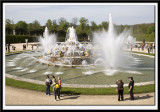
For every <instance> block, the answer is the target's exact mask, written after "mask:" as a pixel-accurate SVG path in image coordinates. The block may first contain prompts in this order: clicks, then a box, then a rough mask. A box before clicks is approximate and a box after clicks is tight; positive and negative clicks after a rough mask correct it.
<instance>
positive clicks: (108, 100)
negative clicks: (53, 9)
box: [5, 86, 154, 106]
mask: <svg viewBox="0 0 160 112" xmlns="http://www.w3.org/2000/svg"><path fill="white" fill-rule="evenodd" d="M134 97H135V100H134V101H131V100H129V95H124V101H117V98H118V96H117V95H61V100H59V101H55V100H54V95H53V94H51V95H50V96H48V95H45V93H44V92H38V91H32V90H26V89H19V88H14V87H9V86H6V89H5V104H6V105H7V106H9V105H70V106H72V105H154V92H152V93H142V94H135V95H134Z"/></svg>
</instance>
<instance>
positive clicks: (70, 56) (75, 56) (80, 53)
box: [38, 27, 92, 66]
mask: <svg viewBox="0 0 160 112" xmlns="http://www.w3.org/2000/svg"><path fill="white" fill-rule="evenodd" d="M65 40H66V41H65V42H56V35H55V34H49V31H48V28H47V27H46V28H45V32H44V35H43V37H40V42H41V45H42V48H43V51H44V53H43V55H42V56H40V57H38V61H39V62H40V63H47V64H50V65H55V66H75V65H76V66H83V64H82V62H83V61H84V60H86V61H90V60H91V59H92V58H91V57H90V56H91V55H90V54H89V51H90V52H91V48H92V45H91V44H88V45H86V46H84V45H83V44H81V43H79V42H78V39H77V35H76V31H75V29H74V28H73V27H69V28H68V30H67V34H66V39H65Z"/></svg>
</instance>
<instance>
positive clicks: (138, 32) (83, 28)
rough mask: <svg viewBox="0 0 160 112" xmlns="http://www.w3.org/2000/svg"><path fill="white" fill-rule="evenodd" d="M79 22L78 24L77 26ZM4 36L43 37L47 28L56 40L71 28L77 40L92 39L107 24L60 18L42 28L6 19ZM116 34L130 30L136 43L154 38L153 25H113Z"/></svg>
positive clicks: (84, 19)
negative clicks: (74, 31) (56, 37)
mask: <svg viewBox="0 0 160 112" xmlns="http://www.w3.org/2000/svg"><path fill="white" fill-rule="evenodd" d="M78 22H79V24H78ZM5 23H6V24H5V25H6V34H7V35H13V30H15V35H28V36H35V37H36V36H39V35H43V32H44V29H45V27H46V26H47V27H48V29H49V32H50V33H56V34H57V35H58V38H63V39H64V38H65V36H66V32H67V29H68V28H69V27H71V26H73V27H74V28H75V30H76V33H77V36H78V38H79V39H81V40H82V39H83V40H85V39H87V37H88V36H90V37H91V38H92V32H94V31H102V30H103V29H104V30H106V31H107V30H108V25H109V23H108V22H107V21H102V22H101V23H100V24H96V22H94V21H91V22H90V24H89V20H88V19H87V18H84V17H81V18H80V19H78V18H76V17H74V18H72V21H71V22H68V21H67V20H66V19H65V18H63V17H61V18H59V19H58V20H51V19H48V20H47V22H46V24H45V25H44V26H42V25H41V24H40V22H39V21H37V20H35V21H33V22H32V23H26V22H25V21H18V22H17V23H14V22H13V21H12V20H10V19H6V21H5ZM114 26H115V28H116V32H117V34H120V33H121V32H122V31H124V30H125V29H126V30H130V32H131V35H132V36H133V37H135V38H136V40H138V41H142V40H144V39H145V40H146V41H154V38H155V37H154V36H155V25H154V23H151V24H137V25H114Z"/></svg>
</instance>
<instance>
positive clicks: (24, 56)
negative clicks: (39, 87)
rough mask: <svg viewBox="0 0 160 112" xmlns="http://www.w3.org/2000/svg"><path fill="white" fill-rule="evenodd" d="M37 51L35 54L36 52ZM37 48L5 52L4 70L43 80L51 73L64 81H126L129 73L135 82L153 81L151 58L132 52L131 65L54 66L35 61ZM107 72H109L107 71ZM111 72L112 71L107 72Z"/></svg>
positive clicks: (104, 82)
mask: <svg viewBox="0 0 160 112" xmlns="http://www.w3.org/2000/svg"><path fill="white" fill-rule="evenodd" d="M35 54H36V55H35ZM36 56H38V54H37V52H26V53H21V54H14V55H8V56H6V60H5V66H6V73H7V74H10V75H15V76H18V77H23V78H29V79H34V80H41V81H44V80H45V76H46V75H48V74H50V75H52V74H53V73H54V74H55V76H56V78H57V77H58V76H60V77H61V79H62V83H65V84H93V85H105V84H115V82H116V80H117V79H122V80H123V82H124V83H128V82H129V80H128V77H129V76H133V77H134V80H135V82H136V83H138V82H147V81H154V77H155V73H154V71H155V70H154V69H155V66H154V65H155V61H154V58H149V57H145V56H138V55H133V57H134V62H132V63H131V64H132V65H131V66H130V67H127V66H126V67H122V68H121V69H113V70H105V69H103V67H97V66H90V67H55V66H48V65H46V64H42V63H38V62H36V59H37V57H36ZM107 74H108V75H107ZM110 74H112V75H110Z"/></svg>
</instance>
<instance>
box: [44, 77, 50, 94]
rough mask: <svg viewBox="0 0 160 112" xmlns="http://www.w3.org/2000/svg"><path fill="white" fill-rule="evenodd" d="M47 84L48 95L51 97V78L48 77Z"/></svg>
mask: <svg viewBox="0 0 160 112" xmlns="http://www.w3.org/2000/svg"><path fill="white" fill-rule="evenodd" d="M45 84H46V95H50V85H51V79H50V78H49V76H48V75H47V76H46V80H45Z"/></svg>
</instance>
